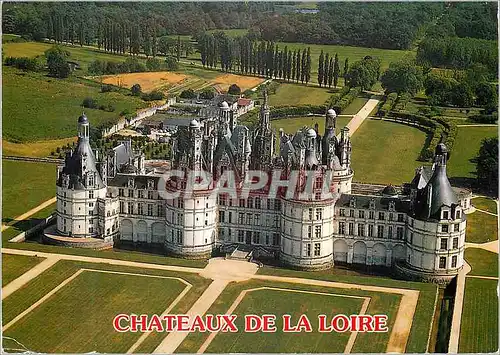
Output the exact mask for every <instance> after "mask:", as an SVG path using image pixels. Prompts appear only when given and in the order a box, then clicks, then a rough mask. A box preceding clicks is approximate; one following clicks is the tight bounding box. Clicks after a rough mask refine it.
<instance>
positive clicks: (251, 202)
mask: <svg viewBox="0 0 500 355" xmlns="http://www.w3.org/2000/svg"><path fill="white" fill-rule="evenodd" d="M247 207H248V208H253V198H251V197H249V198H248V200H247Z"/></svg>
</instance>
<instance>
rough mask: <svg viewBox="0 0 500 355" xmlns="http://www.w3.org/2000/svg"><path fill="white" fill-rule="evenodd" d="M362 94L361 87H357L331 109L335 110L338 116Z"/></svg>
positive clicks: (350, 90)
mask: <svg viewBox="0 0 500 355" xmlns="http://www.w3.org/2000/svg"><path fill="white" fill-rule="evenodd" d="M360 93H361V88H360V87H355V88H351V89H349V92H348V93H347V94H345V95H344V96H342V98H341V99H340V100H339V101H338V102H337V103H336V104H335V105H332V106H331V107H332V108H333V109H334V110H335V112H336V113H337V114H340V113H342V111H343V110H345V108H346V107H347V106H349V105H350V104H351V102H352V101H353V100H354V99H355V98H356V97H357V96H358V95H359V94H360Z"/></svg>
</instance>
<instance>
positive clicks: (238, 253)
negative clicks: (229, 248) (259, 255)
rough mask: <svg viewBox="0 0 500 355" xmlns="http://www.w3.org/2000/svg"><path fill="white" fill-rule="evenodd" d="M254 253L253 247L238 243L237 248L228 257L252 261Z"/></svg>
mask: <svg viewBox="0 0 500 355" xmlns="http://www.w3.org/2000/svg"><path fill="white" fill-rule="evenodd" d="M252 254H253V248H251V247H248V246H246V245H238V246H237V247H236V249H234V250H233V252H232V253H231V254H230V255H229V256H228V259H233V260H247V261H250V259H251V258H252Z"/></svg>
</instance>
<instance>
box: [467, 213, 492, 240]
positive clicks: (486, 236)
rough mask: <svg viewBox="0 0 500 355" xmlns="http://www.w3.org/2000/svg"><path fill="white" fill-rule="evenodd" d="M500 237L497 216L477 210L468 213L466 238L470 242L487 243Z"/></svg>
mask: <svg viewBox="0 0 500 355" xmlns="http://www.w3.org/2000/svg"><path fill="white" fill-rule="evenodd" d="M497 239H498V228H497V217H496V216H492V215H489V214H487V213H483V212H481V211H476V212H474V213H470V214H468V215H467V230H466V232H465V240H466V241H467V242H469V243H486V242H489V241H492V240H497Z"/></svg>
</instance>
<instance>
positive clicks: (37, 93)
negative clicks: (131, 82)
mask: <svg viewBox="0 0 500 355" xmlns="http://www.w3.org/2000/svg"><path fill="white" fill-rule="evenodd" d="M2 74H3V138H4V139H6V140H9V141H11V142H29V141H31V142H33V141H38V140H46V139H55V138H67V137H74V136H75V134H76V129H77V127H76V121H77V118H78V117H79V116H80V115H81V114H82V111H85V113H86V114H87V117H88V118H89V120H90V123H91V125H92V126H94V127H97V126H99V125H100V124H101V123H105V122H113V123H114V122H116V121H118V118H119V113H120V112H121V111H123V110H125V109H127V110H129V111H130V112H134V111H135V110H136V109H138V108H141V107H145V106H146V104H145V102H144V101H142V100H141V99H139V98H137V97H134V96H128V95H124V94H121V93H118V92H110V93H100V92H99V91H100V85H99V84H98V83H94V82H91V81H89V80H84V79H78V78H76V77H70V78H67V79H56V78H49V77H47V76H45V75H44V74H42V73H33V72H28V73H24V72H21V71H18V70H16V69H13V68H8V67H4V68H3V73H2ZM35 88H36V89H35ZM86 97H92V98H94V99H95V100H97V102H98V103H99V104H103V105H113V106H114V107H115V111H114V112H105V111H103V110H98V109H84V108H83V107H82V106H81V105H82V101H83V99H84V98H86Z"/></svg>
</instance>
